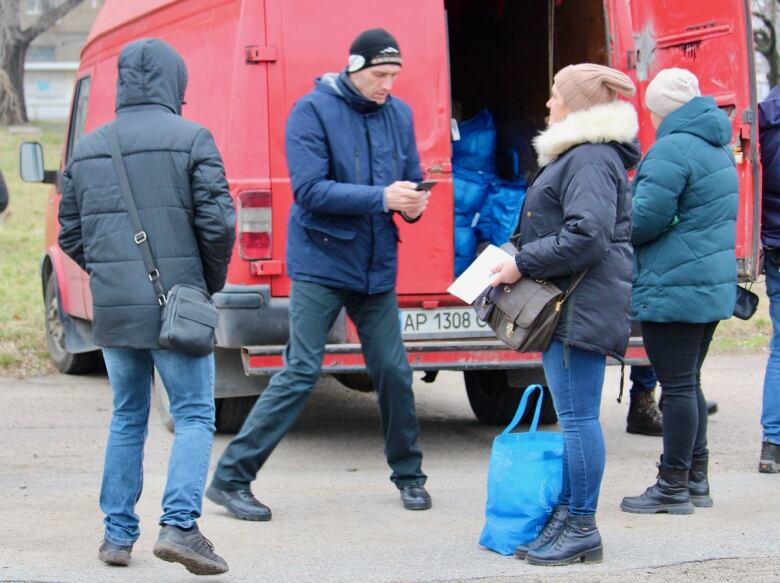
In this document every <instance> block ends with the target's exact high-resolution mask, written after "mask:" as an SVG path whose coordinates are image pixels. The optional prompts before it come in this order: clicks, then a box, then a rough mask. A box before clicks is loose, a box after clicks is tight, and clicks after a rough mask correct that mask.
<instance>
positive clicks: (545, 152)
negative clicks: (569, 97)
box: [533, 101, 639, 167]
mask: <svg viewBox="0 0 780 583" xmlns="http://www.w3.org/2000/svg"><path fill="white" fill-rule="evenodd" d="M638 132H639V120H638V119H637V113H636V109H634V106H633V105H631V104H630V103H628V102H627V101H613V102H612V103H607V104H605V105H597V106H595V107H591V108H590V109H586V110H584V111H577V112H574V113H570V114H569V115H568V116H566V118H565V119H563V120H562V121H560V122H558V123H556V124H553V125H551V126H550V127H549V128H547V129H546V130H545V131H543V132H542V133H541V134H539V135H538V136H536V137H535V138H534V141H533V143H534V148H535V149H536V152H537V156H538V161H539V166H540V167H544V166H547V165H548V164H549V163H550V162H552V161H553V160H555V159H556V158H557V157H558V156H560V155H561V154H563V153H564V152H566V151H568V150H570V149H571V148H573V147H574V146H578V145H580V144H586V143H589V144H605V143H607V142H618V143H621V144H629V143H631V142H632V141H634V140H635V139H636V136H637V133H638Z"/></svg>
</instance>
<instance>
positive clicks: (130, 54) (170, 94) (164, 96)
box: [116, 38, 187, 115]
mask: <svg viewBox="0 0 780 583" xmlns="http://www.w3.org/2000/svg"><path fill="white" fill-rule="evenodd" d="M186 89H187V65H185V63H184V59H182V58H181V56H179V53H177V52H176V50H175V49H174V48H173V47H172V46H171V45H169V44H168V43H166V42H164V41H161V40H159V39H156V38H146V39H141V40H138V41H135V42H132V43H130V44H129V45H127V46H126V47H124V48H123V49H122V52H121V53H120V54H119V76H118V78H117V82H116V109H117V111H119V110H120V109H121V108H123V107H129V106H131V105H149V104H156V105H162V106H165V107H167V108H168V109H170V110H171V111H172V112H173V113H176V114H178V115H181V106H182V104H183V103H184V92H185V90H186Z"/></svg>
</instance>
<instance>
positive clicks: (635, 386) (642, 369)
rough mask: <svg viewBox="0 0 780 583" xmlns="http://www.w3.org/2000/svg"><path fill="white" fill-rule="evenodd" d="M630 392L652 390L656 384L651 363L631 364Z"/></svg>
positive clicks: (656, 380)
mask: <svg viewBox="0 0 780 583" xmlns="http://www.w3.org/2000/svg"><path fill="white" fill-rule="evenodd" d="M630 378H631V392H632V393H639V392H641V391H652V390H653V389H655V385H656V384H658V379H657V378H656V376H655V371H654V370H653V367H652V365H649V364H648V365H644V366H643V365H636V364H635V365H633V366H631V375H630Z"/></svg>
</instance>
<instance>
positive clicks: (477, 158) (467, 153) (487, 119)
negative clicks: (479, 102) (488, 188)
mask: <svg viewBox="0 0 780 583" xmlns="http://www.w3.org/2000/svg"><path fill="white" fill-rule="evenodd" d="M458 132H459V133H460V139H459V140H457V141H455V142H452V164H453V166H460V167H461V168H468V169H469V170H480V171H482V172H487V173H488V174H495V173H496V124H495V122H494V121H493V116H492V115H491V113H490V111H489V110H487V109H483V110H482V111H480V112H479V113H478V114H477V115H476V116H474V117H472V118H471V119H468V120H466V121H464V122H461V123H460V124H458Z"/></svg>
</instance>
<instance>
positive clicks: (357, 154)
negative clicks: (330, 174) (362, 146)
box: [355, 148, 360, 184]
mask: <svg viewBox="0 0 780 583" xmlns="http://www.w3.org/2000/svg"><path fill="white" fill-rule="evenodd" d="M355 184H360V150H358V149H357V148H355Z"/></svg>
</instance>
